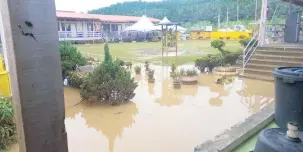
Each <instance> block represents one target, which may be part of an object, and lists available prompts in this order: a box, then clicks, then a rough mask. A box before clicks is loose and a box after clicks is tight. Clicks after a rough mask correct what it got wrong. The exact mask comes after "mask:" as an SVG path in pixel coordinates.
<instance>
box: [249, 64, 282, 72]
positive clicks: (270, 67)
mask: <svg viewBox="0 0 303 152" xmlns="http://www.w3.org/2000/svg"><path fill="white" fill-rule="evenodd" d="M277 67H279V66H277V65H270V64H267V65H265V64H255V63H248V64H247V65H246V66H245V68H247V69H259V70H271V71H273V70H274V69H275V68H277Z"/></svg>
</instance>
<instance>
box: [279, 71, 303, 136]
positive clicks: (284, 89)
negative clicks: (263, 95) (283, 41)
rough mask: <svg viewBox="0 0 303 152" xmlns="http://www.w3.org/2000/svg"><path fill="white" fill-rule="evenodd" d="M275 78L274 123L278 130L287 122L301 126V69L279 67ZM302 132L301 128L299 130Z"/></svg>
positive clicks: (302, 100) (302, 104) (302, 80)
mask: <svg viewBox="0 0 303 152" xmlns="http://www.w3.org/2000/svg"><path fill="white" fill-rule="evenodd" d="M273 74H274V76H275V100H276V105H275V106H276V109H275V121H276V124H277V125H278V126H279V127H280V128H282V129H283V128H284V129H286V128H287V123H288V122H297V123H298V125H299V126H303V67H280V68H277V69H275V70H274V72H273ZM299 130H300V131H303V127H301V128H299Z"/></svg>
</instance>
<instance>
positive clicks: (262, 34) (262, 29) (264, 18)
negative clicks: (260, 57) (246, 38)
mask: <svg viewBox="0 0 303 152" xmlns="http://www.w3.org/2000/svg"><path fill="white" fill-rule="evenodd" d="M267 5H268V4H267V0H262V9H261V19H260V31H259V32H260V33H259V45H264V44H265V36H266V25H267Z"/></svg>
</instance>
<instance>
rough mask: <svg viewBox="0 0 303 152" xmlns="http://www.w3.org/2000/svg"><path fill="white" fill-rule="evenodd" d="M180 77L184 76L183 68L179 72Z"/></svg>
mask: <svg viewBox="0 0 303 152" xmlns="http://www.w3.org/2000/svg"><path fill="white" fill-rule="evenodd" d="M180 76H186V72H185V70H184V69H183V68H182V69H181V70H180Z"/></svg>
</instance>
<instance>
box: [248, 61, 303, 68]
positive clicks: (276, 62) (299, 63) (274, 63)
mask: <svg viewBox="0 0 303 152" xmlns="http://www.w3.org/2000/svg"><path fill="white" fill-rule="evenodd" d="M249 63H253V64H265V65H276V66H279V67H280V66H302V65H303V64H302V63H303V62H295V61H291V60H289V61H281V60H269V59H250V60H249Z"/></svg>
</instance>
